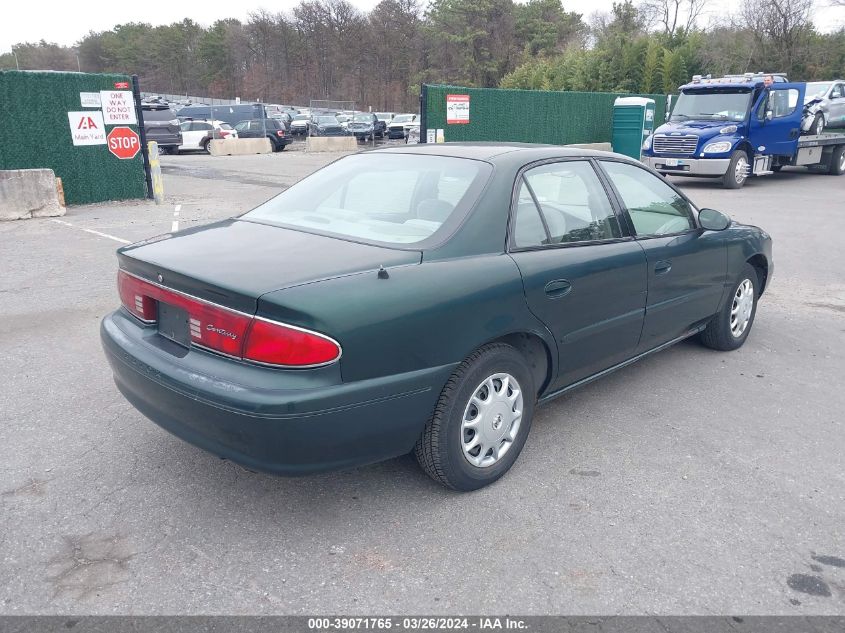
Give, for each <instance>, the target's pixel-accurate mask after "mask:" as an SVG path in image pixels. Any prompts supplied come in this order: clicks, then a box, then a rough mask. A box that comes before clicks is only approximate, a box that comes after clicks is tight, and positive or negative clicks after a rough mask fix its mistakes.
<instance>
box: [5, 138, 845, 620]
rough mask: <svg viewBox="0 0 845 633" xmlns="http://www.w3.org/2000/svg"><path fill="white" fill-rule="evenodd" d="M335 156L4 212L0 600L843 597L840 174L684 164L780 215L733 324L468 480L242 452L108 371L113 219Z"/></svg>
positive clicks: (714, 610) (598, 609)
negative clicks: (479, 486) (231, 456)
mask: <svg viewBox="0 0 845 633" xmlns="http://www.w3.org/2000/svg"><path fill="white" fill-rule="evenodd" d="M333 158H334V156H332V155H326V154H305V153H304V152H301V151H286V152H283V153H280V154H275V155H263V156H250V157H219V158H212V157H208V156H203V155H193V156H190V155H183V156H167V157H164V158H163V160H162V164H163V169H164V173H165V191H166V194H167V203H166V204H164V205H161V206H155V205H154V204H150V203H147V202H132V203H111V204H102V205H92V206H86V207H76V208H71V209H69V210H68V214H67V216H66V217H64V218H61V222H57V221H53V220H49V219H43V220H30V221H23V222H14V223H2V224H0V252H2V260H0V261H2V265H1V266H0V349H2V358H3V362H2V363H0V384H2V389H0V419H2V424H0V454H2V463H0V473H2V476H0V561H2V564H0V587H2V589H0V614H54V613H65V614H88V613H90V614H113V613H120V614H199V613H203V614H245V613H266V614H270V613H273V614H304V613H349V614H372V613H402V612H412V613H432V614H434V613H437V614H439V613H449V614H456V613H499V614H503V613H521V614H557V613H570V614H718V613H738V614H843V613H845V567H843V566H845V560H843V558H845V529H843V525H845V426H843V411H845V389H843V386H845V380H843V377H845V360H844V359H845V277H843V272H844V271H845V248H843V247H842V237H841V236H842V234H843V232H845V215H843V209H845V204H844V203H843V185H845V178H833V177H830V176H820V175H814V174H808V173H806V172H804V171H800V170H794V171H791V170H785V171H784V172H782V173H780V174H777V175H774V176H770V177H767V178H766V179H762V180H760V181H757V182H751V183H750V184H749V185H748V186H746V187H745V188H744V189H742V190H739V191H726V190H723V189H720V188H718V186H717V185H716V183H714V182H711V181H706V180H685V181H680V182H681V184H682V185H683V186H684V188H685V189H686V191H688V192H689V194H690V195H691V196H692V198H693V199H694V200H695V201H697V202H698V203H699V204H701V205H703V206H712V207H716V208H720V209H722V210H724V211H727V212H728V213H730V214H731V215H732V216H733V217H735V218H736V219H738V220H740V221H743V222H750V223H754V224H759V225H761V226H763V227H764V228H766V230H767V231H769V232H770V233H771V234H772V235H773V237H774V240H775V262H776V270H775V276H774V280H773V284H772V286H771V288H770V290H769V291H768V292H767V294H766V295H765V296H764V298H763V300H762V302H761V304H760V309H759V312H758V314H757V320H756V322H755V327H754V331H753V332H752V334H751V336H750V338H749V340H748V342H747V344H746V345H745V347H744V348H743V349H741V350H740V351H738V352H734V353H728V354H725V353H718V352H713V351H710V350H707V349H705V348H703V347H700V346H699V345H698V344H696V343H695V342H686V343H682V344H680V345H678V346H676V347H674V348H672V349H670V350H668V351H666V352H663V353H661V354H659V355H656V356H653V357H651V358H649V359H647V360H645V361H643V362H640V363H638V364H636V365H634V366H631V367H629V368H626V369H624V370H622V371H619V372H617V373H615V374H613V375H611V376H610V377H608V378H606V379H604V380H602V381H599V382H596V383H593V384H591V385H589V386H587V387H584V388H582V389H580V390H577V391H576V392H574V393H572V394H571V395H569V396H566V397H564V398H561V399H559V400H557V401H555V402H554V403H552V404H550V405H548V406H546V407H544V408H541V409H540V410H539V411H538V415H537V418H536V420H535V422H534V427H533V429H532V434H531V437H530V438H529V440H528V444H527V445H526V448H525V450H524V451H523V453H522V455H521V457H520V459H519V460H518V462H517V464H516V466H515V467H514V468H513V470H512V471H511V472H510V474H509V475H508V476H506V477H505V478H504V479H502V480H501V481H500V482H498V483H497V484H495V485H493V486H491V487H489V488H486V489H484V490H481V491H478V492H476V493H472V494H457V493H452V492H449V491H446V490H444V489H442V488H441V487H440V486H438V485H437V484H435V483H434V482H433V481H430V480H429V479H428V478H427V477H426V476H425V475H424V474H423V473H422V472H421V471H420V470H419V469H418V468H417V467H416V465H415V463H414V462H413V460H412V458H410V457H403V458H400V459H396V460H393V461H389V462H386V463H382V464H378V465H375V466H370V467H366V468H360V469H356V470H352V471H347V472H341V473H331V474H325V475H319V476H312V477H307V478H299V479H285V478H278V477H273V476H267V475H262V474H253V473H250V472H247V471H244V470H243V469H241V468H239V467H238V466H235V465H232V464H230V463H228V462H224V461H222V460H220V459H217V458H215V457H213V456H211V455H209V454H206V453H203V452H201V451H200V450H198V449H195V448H193V447H192V446H189V445H188V444H185V443H183V442H181V441H179V440H177V439H175V438H174V437H172V436H170V435H168V434H167V433H165V432H164V431H162V430H160V429H159V428H158V427H156V426H155V425H153V424H152V423H150V422H149V421H147V420H146V419H145V418H143V417H142V416H141V415H140V414H139V413H137V412H136V411H135V410H134V409H133V408H131V407H130V406H129V404H128V403H126V401H125V400H124V399H123V398H122V397H121V396H120V395H119V394H118V392H117V389H116V388H115V387H114V384H113V383H112V380H111V374H110V371H109V368H108V366H107V364H106V362H105V359H104V358H103V355H102V352H101V350H100V344H99V338H98V325H99V320H100V318H101V317H102V316H103V315H104V314H105V313H106V312H108V311H109V310H112V309H114V307H116V306H117V304H118V299H117V293H116V290H115V270H116V260H115V257H114V250H115V248H116V247H117V246H119V245H120V244H119V243H118V241H116V240H115V239H113V238H118V239H120V240H128V241H135V240H138V239H141V238H145V237H149V236H152V235H156V234H161V233H165V232H167V231H170V230H171V227H172V224H173V223H174V222H178V223H179V227H180V228H186V227H190V226H195V225H199V224H202V223H205V222H209V221H211V220H214V219H217V218H222V217H226V216H229V215H232V214H235V213H240V212H242V211H244V210H246V209H248V208H250V207H252V206H254V205H255V204H257V203H259V202H261V201H263V200H265V199H267V198H269V197H270V196H272V195H274V194H275V193H276V192H277V191H279V189H280V188H282V187H285V186H288V185H290V184H291V183H293V182H295V181H297V180H298V179H300V178H302V177H303V176H305V175H306V174H308V173H310V172H311V171H313V170H314V169H317V168H318V167H320V166H322V165H323V164H325V163H326V162H327V161H329V160H332V159H333ZM177 210H178V214H177ZM89 231H96V232H97V233H92V232H89ZM102 234H105V236H104V235H102ZM109 236H111V237H109Z"/></svg>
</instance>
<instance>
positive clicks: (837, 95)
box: [830, 84, 843, 99]
mask: <svg viewBox="0 0 845 633" xmlns="http://www.w3.org/2000/svg"><path fill="white" fill-rule="evenodd" d="M842 96H843V85H842V84H836V85H835V86H833V90H831V91H830V98H831V99H841V98H842Z"/></svg>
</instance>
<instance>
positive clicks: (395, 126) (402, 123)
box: [387, 114, 419, 139]
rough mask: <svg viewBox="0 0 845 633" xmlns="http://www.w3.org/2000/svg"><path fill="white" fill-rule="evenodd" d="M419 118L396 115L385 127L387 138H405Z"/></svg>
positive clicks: (416, 116)
mask: <svg viewBox="0 0 845 633" xmlns="http://www.w3.org/2000/svg"><path fill="white" fill-rule="evenodd" d="M418 118H419V116H418V115H416V114H397V115H396V116H395V117H393V120H392V121H391V122H390V125H388V126H387V138H402V139H403V138H405V137H407V136H408V130H409V129H410V128H411V126H412V125H413V124H414V122H415V121H417V119H418Z"/></svg>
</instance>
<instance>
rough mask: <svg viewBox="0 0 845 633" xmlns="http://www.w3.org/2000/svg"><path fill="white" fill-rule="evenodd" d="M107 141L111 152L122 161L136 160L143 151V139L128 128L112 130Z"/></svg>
mask: <svg viewBox="0 0 845 633" xmlns="http://www.w3.org/2000/svg"><path fill="white" fill-rule="evenodd" d="M106 140H107V141H108V146H109V151H110V152H111V153H112V154H114V155H115V156H117V157H118V158H120V159H121V160H126V159H129V158H135V156H137V154H138V152H139V151H140V150H141V139H140V138H139V137H138V133H137V132H136V131H135V130H133V129H131V128H128V127H123V126H120V127H116V128H114V129H112V131H111V132H109V135H108V136H107V137H106Z"/></svg>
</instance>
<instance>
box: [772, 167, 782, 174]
mask: <svg viewBox="0 0 845 633" xmlns="http://www.w3.org/2000/svg"><path fill="white" fill-rule="evenodd" d="M781 169H783V165H772V171H773V172H775V173H778V172H779V171H780V170H781Z"/></svg>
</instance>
